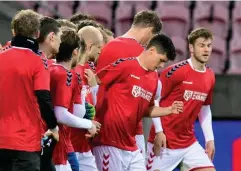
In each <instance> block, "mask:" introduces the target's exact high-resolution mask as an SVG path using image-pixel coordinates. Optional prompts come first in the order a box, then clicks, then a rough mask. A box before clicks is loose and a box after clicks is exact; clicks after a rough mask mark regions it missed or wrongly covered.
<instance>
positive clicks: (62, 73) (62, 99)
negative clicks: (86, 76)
mask: <svg viewBox="0 0 241 171" xmlns="http://www.w3.org/2000/svg"><path fill="white" fill-rule="evenodd" d="M49 72H50V90H51V97H52V101H53V105H54V106H61V107H64V108H67V109H69V110H70V112H71V110H72V107H73V104H74V103H81V101H80V98H79V99H78V97H79V96H77V94H78V95H79V93H80V91H78V89H79V85H78V86H77V78H76V73H75V72H73V71H68V70H66V69H65V68H64V67H63V66H62V65H59V64H52V65H50V67H49ZM69 134H70V129H69V127H68V126H66V125H63V124H59V142H58V144H57V145H56V147H55V150H54V153H53V161H54V164H55V165H60V164H66V162H67V153H68V152H73V149H70V146H71V147H72V145H71V141H70V135H69Z"/></svg>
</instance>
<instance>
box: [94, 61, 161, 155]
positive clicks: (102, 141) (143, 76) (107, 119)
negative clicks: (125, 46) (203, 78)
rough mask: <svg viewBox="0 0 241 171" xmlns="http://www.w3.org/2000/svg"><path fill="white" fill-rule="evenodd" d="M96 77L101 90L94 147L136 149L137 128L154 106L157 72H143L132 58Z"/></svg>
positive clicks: (117, 62) (112, 66)
mask: <svg viewBox="0 0 241 171" xmlns="http://www.w3.org/2000/svg"><path fill="white" fill-rule="evenodd" d="M97 75H98V77H99V79H100V80H101V82H102V83H101V85H102V88H103V89H104V91H101V92H100V91H99V92H98V94H97V104H96V116H95V119H96V120H97V121H99V122H100V123H101V124H102V127H101V130H100V133H99V134H98V135H97V136H96V138H95V139H94V143H95V145H109V146H113V147H117V148H119V149H123V150H127V151H135V150H137V146H136V141H135V135H136V127H137V126H138V124H139V122H140V121H141V119H142V117H143V116H144V114H145V113H146V112H147V110H148V108H149V107H150V106H153V105H154V97H155V94H156V91H157V82H158V75H157V73H156V72H151V71H147V70H145V69H144V68H143V67H141V66H140V64H139V61H138V60H137V58H135V57H132V58H126V59H119V60H117V61H116V62H115V63H113V64H111V65H109V66H108V67H105V68H104V69H103V72H102V70H101V71H99V73H97ZM103 93H104V94H103Z"/></svg>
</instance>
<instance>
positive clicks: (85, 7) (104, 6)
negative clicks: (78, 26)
mask: <svg viewBox="0 0 241 171" xmlns="http://www.w3.org/2000/svg"><path fill="white" fill-rule="evenodd" d="M77 12H83V13H86V14H90V15H92V16H94V17H95V19H96V21H98V22H100V23H101V24H103V25H104V26H105V27H107V28H110V27H111V23H112V9H111V6H110V5H109V4H108V3H102V2H95V5H93V4H92V3H90V2H88V3H83V4H81V5H80V7H79V8H78V9H77Z"/></svg>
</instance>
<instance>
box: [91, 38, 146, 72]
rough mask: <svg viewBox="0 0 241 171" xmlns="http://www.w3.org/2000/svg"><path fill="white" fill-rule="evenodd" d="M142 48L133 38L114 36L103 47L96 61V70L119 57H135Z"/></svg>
mask: <svg viewBox="0 0 241 171" xmlns="http://www.w3.org/2000/svg"><path fill="white" fill-rule="evenodd" d="M143 50H144V48H143V47H142V45H141V44H140V43H138V42H137V41H136V40H135V39H133V38H125V37H118V38H115V39H114V40H112V41H110V42H109V43H107V44H106V45H105V46H104V47H103V49H102V51H101V54H100V56H99V58H98V61H97V67H96V71H97V72H98V71H99V70H100V69H102V68H104V67H105V66H107V65H109V64H110V63H112V62H115V61H116V60H117V59H119V58H128V57H133V56H136V57H137V56H139V55H140V54H141V52H142V51H143Z"/></svg>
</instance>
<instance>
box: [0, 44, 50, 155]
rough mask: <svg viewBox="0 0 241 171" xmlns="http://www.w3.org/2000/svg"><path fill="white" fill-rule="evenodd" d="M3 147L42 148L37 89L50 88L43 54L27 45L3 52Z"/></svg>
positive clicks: (0, 59) (0, 112) (0, 55)
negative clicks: (42, 58) (35, 51)
mask: <svg viewBox="0 0 241 171" xmlns="http://www.w3.org/2000/svg"><path fill="white" fill-rule="evenodd" d="M0 72H1V73H2V74H1V77H0V102H1V103H0V123H1V124H0V148H3V149H13V150H21V151H40V145H41V144H40V140H41V129H40V118H41V114H40V110H39V105H38V102H37V98H36V96H35V94H34V90H49V80H48V79H46V77H47V76H46V73H47V72H46V70H45V68H44V66H43V63H42V61H41V59H40V57H39V56H38V55H37V54H35V53H34V52H33V51H31V50H30V49H27V48H17V47H11V48H10V49H8V50H6V51H4V52H2V53H0Z"/></svg>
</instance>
